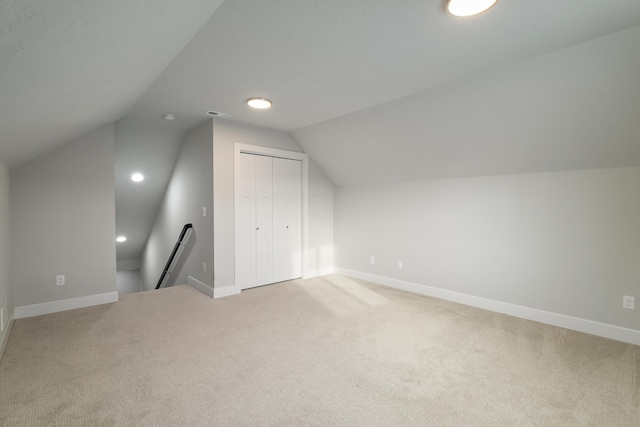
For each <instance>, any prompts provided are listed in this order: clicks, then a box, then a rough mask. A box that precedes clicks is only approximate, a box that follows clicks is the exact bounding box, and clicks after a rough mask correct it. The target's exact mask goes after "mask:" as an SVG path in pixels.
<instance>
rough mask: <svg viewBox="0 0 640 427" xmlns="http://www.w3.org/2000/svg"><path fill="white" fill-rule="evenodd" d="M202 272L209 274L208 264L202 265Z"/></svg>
mask: <svg viewBox="0 0 640 427" xmlns="http://www.w3.org/2000/svg"><path fill="white" fill-rule="evenodd" d="M202 271H204V272H205V273H206V272H207V263H206V262H203V263H202Z"/></svg>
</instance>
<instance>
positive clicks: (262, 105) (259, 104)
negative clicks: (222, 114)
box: [247, 98, 272, 110]
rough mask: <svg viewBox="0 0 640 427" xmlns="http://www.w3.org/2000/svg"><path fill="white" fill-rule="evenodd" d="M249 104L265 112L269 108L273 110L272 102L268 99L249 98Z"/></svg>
mask: <svg viewBox="0 0 640 427" xmlns="http://www.w3.org/2000/svg"><path fill="white" fill-rule="evenodd" d="M247 104H249V107H251V108H257V109H258V110H264V109H267V108H271V105H272V102H271V101H269V100H268V99H267V98H249V99H247Z"/></svg>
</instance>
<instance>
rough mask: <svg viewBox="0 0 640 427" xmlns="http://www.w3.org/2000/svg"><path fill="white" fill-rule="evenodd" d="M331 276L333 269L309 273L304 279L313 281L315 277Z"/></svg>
mask: <svg viewBox="0 0 640 427" xmlns="http://www.w3.org/2000/svg"><path fill="white" fill-rule="evenodd" d="M329 274H333V267H326V268H318V269H317V270H310V271H307V272H306V274H305V276H304V277H303V279H313V278H314V277H320V276H327V275H329Z"/></svg>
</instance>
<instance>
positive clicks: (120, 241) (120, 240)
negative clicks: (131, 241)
mask: <svg viewBox="0 0 640 427" xmlns="http://www.w3.org/2000/svg"><path fill="white" fill-rule="evenodd" d="M126 241H127V238H126V237H125V236H118V237H116V242H118V243H122V242H126Z"/></svg>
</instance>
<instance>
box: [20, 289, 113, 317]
mask: <svg viewBox="0 0 640 427" xmlns="http://www.w3.org/2000/svg"><path fill="white" fill-rule="evenodd" d="M112 302H118V292H108V293H106V294H97V295H88V296H86V297H78V298H69V299H63V300H60V301H51V302H44V303H41V304H32V305H23V306H21V307H16V308H15V316H16V319H24V318H26V317H33V316H40V315H43V314H51V313H57V312H59V311H67V310H75V309H76V308H84V307H91V306H93V305H101V304H109V303H112Z"/></svg>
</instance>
